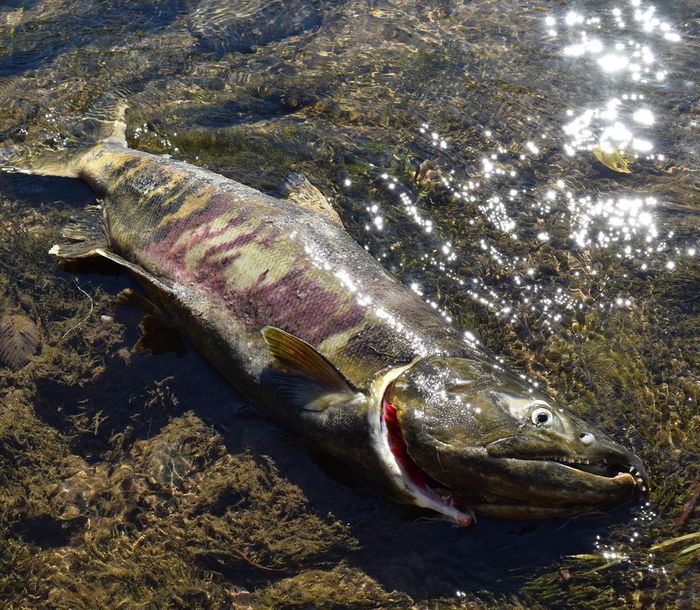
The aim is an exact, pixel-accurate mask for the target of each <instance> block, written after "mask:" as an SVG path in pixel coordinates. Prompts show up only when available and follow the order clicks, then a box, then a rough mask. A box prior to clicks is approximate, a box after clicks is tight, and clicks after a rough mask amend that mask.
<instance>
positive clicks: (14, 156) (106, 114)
mask: <svg viewBox="0 0 700 610" xmlns="http://www.w3.org/2000/svg"><path fill="white" fill-rule="evenodd" d="M126 100H127V95H126V92H124V91H112V92H110V93H107V94H106V95H103V96H102V97H101V98H99V99H98V100H97V102H96V103H95V104H94V105H93V106H92V107H91V108H90V109H89V110H88V112H87V113H86V115H85V116H84V117H83V119H82V120H80V121H78V122H77V123H75V124H74V125H73V126H72V127H71V129H70V133H69V135H68V137H67V138H65V144H62V145H61V146H49V145H46V144H40V145H32V146H27V145H24V144H17V145H15V144H9V145H6V146H0V170H2V171H5V172H19V173H26V174H39V175H43V176H61V177H66V178H78V177H79V176H80V159H81V158H82V157H83V155H84V154H85V153H86V152H87V151H88V150H89V149H91V148H93V147H94V146H96V145H98V144H102V143H104V144H107V143H112V144H118V145H119V144H120V145H123V146H124V147H126V146H127V143H126V136H125V131H126V122H125V120H124V114H125V112H126V108H127V101H126ZM62 140H63V138H62Z"/></svg>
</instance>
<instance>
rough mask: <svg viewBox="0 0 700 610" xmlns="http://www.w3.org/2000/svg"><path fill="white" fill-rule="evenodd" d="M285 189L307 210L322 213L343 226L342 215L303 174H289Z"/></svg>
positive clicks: (288, 195) (292, 199) (295, 201)
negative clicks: (339, 214)
mask: <svg viewBox="0 0 700 610" xmlns="http://www.w3.org/2000/svg"><path fill="white" fill-rule="evenodd" d="M283 191H284V192H285V194H286V195H287V199H289V200H290V201H293V202H294V203H296V204H297V205H299V206H301V207H303V208H306V209H307V210H311V211H312V212H317V213H319V214H322V215H323V216H325V217H326V218H327V219H328V220H331V221H333V222H335V223H337V224H339V225H340V226H341V227H342V226H343V223H342V221H341V220H340V216H338V213H337V212H336V211H335V210H334V209H333V206H332V205H331V204H330V202H329V201H328V199H326V198H325V197H324V195H323V193H322V192H321V191H319V190H318V189H317V188H316V187H315V186H314V185H313V184H311V183H310V182H309V181H308V180H307V178H306V176H304V175H303V174H289V176H288V178H287V180H286V181H285V183H284V185H283Z"/></svg>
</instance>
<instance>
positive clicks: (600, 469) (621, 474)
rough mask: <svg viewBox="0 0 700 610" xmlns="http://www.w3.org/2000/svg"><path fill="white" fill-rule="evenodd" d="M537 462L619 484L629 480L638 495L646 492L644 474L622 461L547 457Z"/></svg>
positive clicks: (577, 457) (576, 457)
mask: <svg viewBox="0 0 700 610" xmlns="http://www.w3.org/2000/svg"><path fill="white" fill-rule="evenodd" d="M537 461H538V462H550V463H554V464H559V465H560V466H564V467H566V468H569V469H572V470H577V471H579V472H585V473H587V474H589V475H591V476H593V477H598V478H604V479H608V480H612V481H618V482H620V483H629V482H630V479H631V480H632V482H633V484H634V485H635V487H636V489H637V491H639V492H640V493H645V492H646V491H647V480H646V473H644V472H643V471H642V470H640V469H639V468H637V467H636V466H634V465H630V464H627V463H625V462H623V461H622V460H614V459H613V460H610V459H607V458H603V459H602V460H601V461H594V460H592V459H591V458H588V457H585V456H580V457H579V456H573V457H561V456H547V457H542V458H539V459H538V460H537Z"/></svg>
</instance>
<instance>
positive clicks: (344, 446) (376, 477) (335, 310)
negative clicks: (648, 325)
mask: <svg viewBox="0 0 700 610" xmlns="http://www.w3.org/2000/svg"><path fill="white" fill-rule="evenodd" d="M102 123H106V126H107V127H108V128H109V129H110V130H111V131H109V132H108V133H106V134H105V133H104V131H105V124H102ZM91 130H92V132H93V140H95V141H93V142H92V143H91V144H90V146H86V147H84V148H82V149H80V150H79V151H77V152H76V151H74V152H73V153H72V154H71V155H68V156H66V159H65V161H64V162H62V163H61V162H60V161H57V160H56V157H55V155H54V156H52V157H51V159H50V160H45V161H44V162H43V164H40V165H37V164H35V165H34V166H33V167H31V168H30V169H31V170H32V171H35V172H37V173H49V174H55V175H64V176H65V175H69V176H74V177H77V178H81V179H83V180H85V181H86V182H87V183H88V184H90V185H91V186H92V187H93V188H94V189H95V191H96V192H97V193H98V194H99V195H100V197H101V199H102V207H101V210H100V214H101V217H100V224H101V227H100V229H99V231H95V223H94V222H93V225H92V226H91V227H86V228H85V231H84V232H83V233H82V234H81V232H80V230H79V229H78V230H74V231H72V232H71V231H69V232H67V237H71V238H72V239H73V240H74V241H75V242H76V243H72V244H59V245H56V246H54V248H52V252H53V253H54V254H57V255H58V256H60V257H62V258H65V259H72V258H84V257H88V256H103V257H106V258H109V259H111V260H113V261H115V262H117V263H118V264H121V265H123V266H124V267H126V268H127V269H129V270H130V271H131V272H132V273H133V274H134V275H135V276H136V277H137V278H138V279H139V280H140V281H141V282H142V284H143V285H144V287H145V289H146V290H147V292H148V293H149V295H150V296H151V298H152V299H153V300H154V301H155V302H156V303H157V304H158V306H159V307H160V308H161V309H162V310H163V311H164V312H165V314H166V315H167V316H168V317H169V318H170V319H171V321H172V322H173V323H174V325H175V326H176V327H177V328H178V329H179V330H180V331H181V332H182V333H183V334H184V335H186V337H187V338H188V339H189V341H190V342H191V343H192V344H193V345H194V346H196V347H197V349H198V350H200V351H201V352H202V353H203V354H204V355H205V356H206V357H207V358H208V359H209V360H210V361H211V362H212V363H213V364H214V365H215V366H216V367H217V368H218V369H219V370H220V371H221V372H222V373H223V375H224V376H226V378H227V379H229V380H230V382H231V383H232V384H233V385H234V386H235V387H236V388H237V389H238V390H239V391H240V392H241V393H242V394H243V395H245V396H246V397H247V398H249V399H250V400H251V401H252V402H253V403H254V404H255V405H256V406H257V407H258V408H260V409H261V410H262V411H263V412H265V413H267V414H268V415H270V416H271V417H273V418H274V419H276V420H277V421H278V422H279V423H280V424H281V425H283V426H285V427H287V428H289V429H291V430H292V431H294V432H295V433H296V434H299V435H300V436H303V437H305V438H306V439H308V441H309V442H310V443H312V444H314V445H316V446H319V447H321V448H322V449H324V450H325V451H327V452H329V453H331V454H333V455H335V456H337V457H339V458H341V459H343V460H345V461H347V462H349V463H350V464H352V465H353V466H355V467H356V469H358V470H360V471H361V472H362V473H363V474H364V475H365V476H366V477H368V478H369V479H371V480H373V481H374V482H375V483H376V484H377V485H378V486H379V487H380V488H381V489H383V490H384V491H385V492H386V493H387V494H388V495H389V496H391V497H392V498H394V499H396V500H398V501H400V502H405V503H408V504H414V505H417V506H420V507H423V508H427V509H430V510H433V511H436V512H437V513H439V514H441V515H443V516H445V517H446V518H447V519H449V520H451V521H453V522H454V523H456V524H458V525H461V526H464V525H469V524H470V523H472V522H473V513H472V510H471V508H470V507H475V508H477V509H478V510H480V511H482V512H486V513H492V514H495V515H500V516H506V517H522V516H532V517H547V516H559V515H568V514H577V513H580V512H583V511H589V510H591V509H593V508H602V507H607V506H612V505H615V504H619V503H622V502H624V501H627V500H629V499H631V498H633V497H635V496H636V495H638V493H639V492H640V490H641V488H642V487H643V486H645V485H646V475H645V473H644V469H643V467H642V465H641V463H640V462H639V460H638V458H637V457H636V456H634V454H632V453H631V452H629V451H628V450H626V449H624V448H623V447H621V446H620V445H618V444H617V443H615V442H614V441H613V440H612V439H610V438H609V437H607V436H606V435H604V434H603V433H602V432H601V431H599V430H597V429H595V428H593V427H592V426H590V425H588V424H587V423H586V422H584V421H583V420H581V419H580V418H578V417H577V416H576V415H574V414H573V413H571V412H570V411H568V410H567V409H565V408H564V407H562V406H559V405H556V404H554V403H553V401H552V400H551V399H550V398H549V397H547V396H546V395H544V394H542V393H540V392H538V391H537V390H535V389H533V388H530V387H527V386H525V385H524V384H523V383H521V381H520V380H518V379H517V378H516V377H515V376H514V375H512V374H510V373H508V372H507V371H506V370H504V368H503V367H502V366H501V365H500V364H499V363H498V361H497V360H495V359H492V358H490V357H488V356H487V355H484V354H482V353H477V352H475V351H474V350H473V349H472V348H471V347H469V345H468V344H467V343H465V342H464V341H463V340H462V338H461V335H460V333H458V331H456V330H455V329H454V328H453V327H452V326H450V325H449V324H447V323H446V322H445V321H444V319H443V318H442V317H441V316H440V315H438V314H437V313H436V312H435V311H434V310H433V309H432V308H431V307H430V306H428V305H427V304H426V303H425V302H424V301H423V300H422V299H421V298H420V297H419V296H418V295H416V294H415V293H414V292H412V291H411V290H409V289H408V288H406V287H405V286H404V285H402V284H401V283H400V282H398V281H397V280H396V279H394V278H392V277H391V276H390V275H389V274H388V273H387V272H386V271H385V270H384V269H383V268H382V267H381V265H379V263H378V262H377V261H375V260H374V259H373V258H372V257H371V256H370V255H369V254H368V253H367V252H366V251H365V250H364V249H363V248H361V247H360V246H359V245H358V244H357V243H356V242H355V241H354V240H353V239H352V238H351V237H350V235H349V234H348V233H347V232H346V231H345V230H344V229H343V227H342V224H341V223H340V221H339V219H338V217H337V215H336V214H335V212H334V211H333V210H332V208H331V206H330V205H329V204H328V202H327V201H325V200H324V199H323V198H322V197H319V196H318V192H317V191H316V193H315V194H314V190H313V188H312V187H310V185H308V184H307V185H302V188H301V189H300V190H298V191H297V192H296V194H295V195H294V194H293V195H291V196H290V197H289V198H288V199H278V198H274V197H270V196H268V195H265V194H263V193H261V192H259V191H257V190H255V189H253V188H250V187H248V186H245V185H243V184H240V183H238V182H236V181H234V180H230V179H228V178H225V177H223V176H220V175H218V174H215V173H213V172H210V171H207V170H204V169H201V168H198V167H196V166H193V165H190V164H188V163H184V162H180V161H174V160H172V159H170V158H168V157H163V156H156V155H152V154H149V153H145V152H140V151H135V150H131V149H130V148H128V147H127V146H126V141H125V139H124V124H123V121H122V119H121V118H117V119H115V120H113V121H112V122H109V121H107V122H104V121H102V122H101V123H100V124H99V125H98V129H97V132H99V133H100V135H101V136H103V137H101V138H99V139H98V138H96V137H94V132H95V128H94V124H93V125H92V127H91ZM90 132H91V131H90V130H88V133H90Z"/></svg>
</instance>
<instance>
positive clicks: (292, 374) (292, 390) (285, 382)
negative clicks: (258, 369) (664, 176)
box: [262, 326, 362, 411]
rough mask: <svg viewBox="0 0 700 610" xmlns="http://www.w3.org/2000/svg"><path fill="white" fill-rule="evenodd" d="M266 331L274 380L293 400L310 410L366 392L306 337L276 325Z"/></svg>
mask: <svg viewBox="0 0 700 610" xmlns="http://www.w3.org/2000/svg"><path fill="white" fill-rule="evenodd" d="M262 335H263V337H264V339H265V342H266V343H267V347H268V349H269V350H270V355H271V356H272V360H273V365H274V369H273V370H272V371H271V373H270V380H271V382H272V383H273V385H274V386H275V388H276V389H277V390H278V391H279V392H280V393H281V394H282V396H283V397H284V398H285V399H286V400H287V401H289V402H290V403H291V404H293V405H295V406H298V407H299V408H301V409H304V410H306V411H324V410H325V409H327V408H328V407H329V406H331V405H333V404H337V403H339V402H351V401H352V400H354V399H355V398H356V397H361V396H362V394H360V393H359V392H358V391H357V389H356V388H355V387H354V386H353V385H352V383H350V381H348V379H346V378H345V376H344V375H343V374H342V373H341V372H340V371H339V370H338V369H337V368H336V367H335V366H334V365H333V364H332V363H331V362H330V361H329V360H328V359H327V358H326V357H325V356H324V355H323V354H321V353H319V352H318V351H317V350H315V349H314V348H313V347H312V346H311V345H309V344H308V343H306V341H303V340H302V339H299V338H298V337H295V336H294V335H291V334H289V333H288V332H285V331H283V330H281V329H279V328H274V327H272V326H266V327H265V328H263V329H262Z"/></svg>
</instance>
